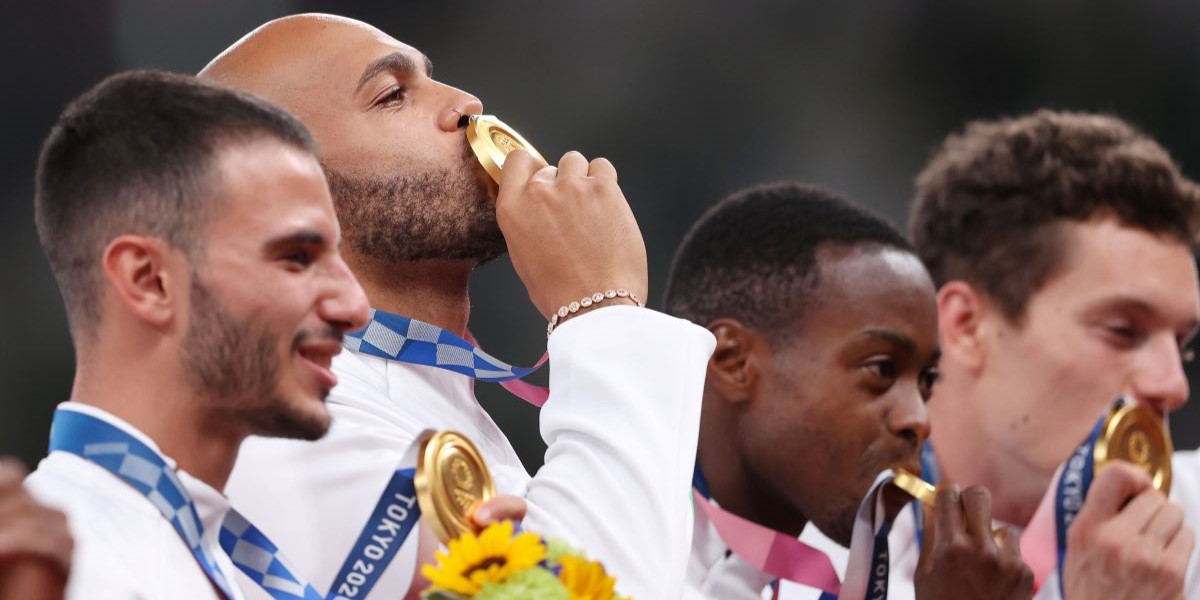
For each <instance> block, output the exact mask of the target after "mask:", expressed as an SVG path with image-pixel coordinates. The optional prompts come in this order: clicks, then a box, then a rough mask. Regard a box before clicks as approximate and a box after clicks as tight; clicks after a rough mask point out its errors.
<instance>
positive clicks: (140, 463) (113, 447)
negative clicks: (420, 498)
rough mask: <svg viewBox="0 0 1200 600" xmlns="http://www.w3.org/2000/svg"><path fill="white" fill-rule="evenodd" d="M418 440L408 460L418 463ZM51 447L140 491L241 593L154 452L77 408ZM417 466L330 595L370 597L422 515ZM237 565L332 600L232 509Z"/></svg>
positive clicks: (289, 596)
mask: <svg viewBox="0 0 1200 600" xmlns="http://www.w3.org/2000/svg"><path fill="white" fill-rule="evenodd" d="M419 447H420V444H413V445H412V446H411V447H410V448H409V450H408V452H406V453H405V456H404V458H403V459H402V460H401V464H414V463H415V461H416V452H417V450H418V449H419ZM50 451H51V452H54V451H62V452H68V453H70V454H74V455H76V456H79V457H80V458H83V459H84V460H87V461H88V462H91V463H93V464H96V465H97V466H99V467H101V468H103V469H104V470H106V471H108V472H110V473H112V474H113V475H115V476H116V477H118V478H119V479H121V480H122V481H124V482H125V483H127V484H129V485H130V486H131V487H133V488H134V489H135V490H137V491H139V492H141V493H142V494H143V495H144V496H145V497H146V499H147V500H149V501H150V503H151V504H154V506H155V507H157V508H158V510H159V512H160V513H161V514H162V515H163V518H165V519H167V520H168V521H170V523H171V525H172V526H173V527H174V528H175V531H176V532H177V533H179V537H180V538H182V539H183V541H184V543H186V544H187V545H188V548H189V549H190V550H191V551H192V556H194V557H195V558H196V562H197V563H199V565H200V568H201V569H203V570H204V573H205V574H206V575H208V577H209V579H211V580H212V582H213V584H214V585H215V586H216V587H217V588H218V589H220V590H221V593H223V594H224V595H225V597H226V598H233V597H235V596H234V595H233V593H232V591H231V587H230V584H229V581H228V579H226V577H225V575H224V574H223V573H222V572H221V570H220V567H218V566H217V563H216V561H215V560H213V557H212V556H211V555H210V554H209V552H208V551H207V549H206V548H205V547H204V546H203V545H202V544H201V543H200V540H201V539H202V538H203V536H204V526H203V525H202V524H201V523H200V519H199V517H198V516H197V515H196V506H195V503H194V502H193V501H192V498H191V495H190V494H188V492H187V490H186V489H185V488H184V487H183V484H182V482H180V481H179V477H178V475H176V474H175V471H174V469H172V468H171V467H170V466H168V465H167V462H166V460H165V459H164V458H163V457H162V456H161V455H160V454H159V453H158V452H156V451H155V450H153V449H152V448H150V447H149V446H147V445H146V444H144V443H142V442H141V441H140V440H138V439H137V438H136V437H134V436H132V435H130V434H129V433H127V432H125V431H122V430H121V429H120V428H119V427H117V426H115V425H112V424H110V423H107V422H105V421H103V420H101V419H98V418H96V417H93V416H91V415H88V414H84V413H81V412H78V411H74V410H70V409H62V408H60V409H58V410H56V411H55V413H54V421H53V425H52V426H51V429H50ZM420 517H421V511H420V508H419V507H418V505H417V500H416V486H415V484H414V481H413V469H411V468H404V469H397V470H396V472H395V473H393V474H392V478H391V480H390V481H388V484H387V486H386V487H385V489H384V492H383V495H382V496H381V497H380V499H379V502H378V503H377V504H376V506H375V510H374V511H372V513H371V517H370V518H369V519H368V520H367V524H366V526H365V527H364V528H363V531H362V533H361V534H359V537H358V541H357V542H356V543H355V545H354V547H353V549H352V550H351V551H350V554H349V555H348V556H347V557H346V560H345V562H344V563H343V565H342V568H341V570H340V571H339V572H338V575H337V577H336V578H335V579H334V583H333V589H332V591H331V592H330V594H329V596H328V600H351V599H353V598H365V597H366V596H367V593H368V592H370V590H371V588H372V587H373V586H374V585H375V583H376V582H377V581H378V580H379V576H380V575H382V574H383V571H384V570H385V569H386V568H387V566H388V564H389V563H390V562H391V561H392V559H393V558H395V556H396V553H397V552H399V550H400V546H401V545H402V544H403V543H404V540H405V539H406V538H407V537H408V535H409V534H410V533H411V532H412V530H413V528H414V527H415V526H416V524H417V522H418V521H419V520H420ZM218 537H219V540H220V544H221V548H222V549H223V550H225V552H226V553H227V554H229V557H230V558H231V559H232V561H233V564H234V565H235V566H237V567H238V569H240V570H241V571H242V572H243V573H245V574H246V575H247V576H248V577H249V578H250V579H252V580H253V581H254V582H255V583H257V584H259V585H260V586H261V587H262V588H263V590H265V591H266V592H267V593H268V594H270V596H271V597H272V598H275V599H276V600H327V597H326V596H323V595H321V594H320V593H319V592H317V590H316V588H314V587H313V586H312V585H311V584H309V583H308V582H307V581H306V580H304V579H303V578H301V577H299V576H298V575H296V571H295V569H294V568H293V567H292V566H291V564H290V563H288V561H287V559H285V558H284V557H283V554H282V553H281V552H280V551H279V547H278V546H276V545H275V544H274V543H273V542H272V541H271V540H270V539H269V538H267V536H266V535H265V534H263V533H262V531H261V530H259V529H258V528H257V527H255V526H254V525H252V524H251V523H250V522H249V521H248V520H247V519H246V518H245V517H244V516H242V515H241V513H239V512H237V511H236V510H232V509H231V510H230V511H229V513H228V514H227V515H226V517H225V522H224V524H223V525H222V527H221V532H220V534H219V536H218Z"/></svg>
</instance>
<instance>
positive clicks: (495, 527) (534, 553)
mask: <svg viewBox="0 0 1200 600" xmlns="http://www.w3.org/2000/svg"><path fill="white" fill-rule="evenodd" d="M544 558H546V546H545V545H543V544H542V541H541V538H539V537H538V536H537V535H536V534H533V533H522V534H519V535H517V536H516V537H513V524H512V521H501V522H499V523H493V524H491V525H489V526H488V527H487V529H484V530H483V533H480V534H479V535H478V536H476V535H475V534H473V533H470V532H467V533H464V534H463V535H461V536H460V537H459V538H458V539H455V540H450V551H449V552H448V553H443V552H441V551H438V552H437V566H436V567H435V566H433V565H425V566H423V567H421V574H422V575H424V576H425V578H426V579H428V580H429V582H430V587H431V588H441V589H445V590H449V591H452V592H455V593H459V594H463V595H465V596H473V595H475V594H477V593H479V590H480V589H482V588H483V585H484V584H485V583H500V582H502V581H504V579H505V578H507V577H508V576H509V575H512V574H513V573H516V572H518V571H521V570H524V569H528V568H530V567H534V566H537V564H538V563H540V562H541V561H542V559H544Z"/></svg>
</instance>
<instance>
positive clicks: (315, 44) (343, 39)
mask: <svg viewBox="0 0 1200 600" xmlns="http://www.w3.org/2000/svg"><path fill="white" fill-rule="evenodd" d="M306 38H307V39H306V40H305V41H304V45H306V46H309V49H308V50H307V51H305V52H304V54H302V56H304V57H305V58H306V59H307V62H308V63H309V65H308V69H307V70H308V72H307V73H304V74H303V75H304V80H306V81H309V82H311V83H312V85H313V89H314V90H316V91H320V92H321V93H322V94H337V95H341V96H348V95H350V94H352V93H353V92H354V90H355V89H356V88H357V87H358V84H359V83H360V80H361V78H362V76H363V74H364V73H365V72H366V71H367V69H368V68H369V67H371V66H372V64H373V63H375V62H376V61H378V60H380V59H383V58H385V57H388V56H389V55H397V56H399V57H400V58H401V59H404V60H407V61H409V62H411V64H412V65H413V66H414V67H416V69H418V70H419V71H425V70H427V68H428V64H429V62H428V58H427V57H426V56H425V55H424V54H422V53H421V52H420V51H418V50H417V49H416V48H413V47H412V46H409V45H408V44H405V43H403V42H400V41H398V40H396V39H395V38H393V37H391V36H390V35H388V34H386V33H384V32H382V31H380V30H378V29H375V28H373V27H370V26H367V25H363V24H361V23H357V24H351V23H343V22H331V23H328V24H326V25H325V26H324V27H322V28H320V29H319V30H317V31H315V32H313V33H312V35H310V36H306ZM312 48H319V51H312Z"/></svg>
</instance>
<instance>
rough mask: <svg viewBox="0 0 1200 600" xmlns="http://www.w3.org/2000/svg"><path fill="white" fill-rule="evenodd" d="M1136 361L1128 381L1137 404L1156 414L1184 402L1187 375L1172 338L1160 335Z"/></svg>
mask: <svg viewBox="0 0 1200 600" xmlns="http://www.w3.org/2000/svg"><path fill="white" fill-rule="evenodd" d="M1147 346H1148V347H1147V348H1146V350H1147V352H1146V354H1145V355H1144V356H1141V357H1139V358H1140V362H1139V364H1138V365H1137V370H1136V372H1135V373H1134V375H1133V377H1132V378H1131V380H1130V384H1129V387H1130V391H1131V392H1132V393H1133V395H1134V397H1136V398H1137V399H1138V400H1139V401H1141V402H1142V403H1144V404H1147V405H1149V406H1150V407H1151V408H1154V409H1155V410H1157V411H1158V412H1160V413H1163V414H1166V413H1169V412H1173V411H1176V410H1179V409H1180V408H1182V407H1183V405H1184V404H1186V403H1187V400H1188V393H1189V391H1190V390H1189V389H1188V380H1187V374H1186V373H1184V371H1183V358H1182V356H1181V355H1180V350H1179V346H1178V344H1177V342H1176V341H1175V338H1174V337H1173V336H1169V335H1163V336H1161V337H1159V338H1157V339H1155V341H1154V343H1153V344H1148V345H1147Z"/></svg>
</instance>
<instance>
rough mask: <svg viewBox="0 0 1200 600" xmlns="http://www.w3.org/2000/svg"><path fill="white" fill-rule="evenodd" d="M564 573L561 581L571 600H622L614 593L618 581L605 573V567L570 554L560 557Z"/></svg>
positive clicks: (562, 572) (560, 576)
mask: <svg viewBox="0 0 1200 600" xmlns="http://www.w3.org/2000/svg"><path fill="white" fill-rule="evenodd" d="M559 564H560V565H562V571H560V572H559V574H558V579H559V581H562V583H563V585H564V586H565V587H566V588H567V594H568V595H569V596H570V599H571V600H620V598H619V596H617V595H616V594H615V593H614V592H613V586H614V585H616V580H615V579H613V578H612V576H611V575H609V574H608V573H606V572H605V571H604V566H603V565H601V564H600V563H598V562H592V561H590V560H587V559H585V558H581V557H578V556H572V555H570V554H566V555H563V556H561V557H559Z"/></svg>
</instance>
